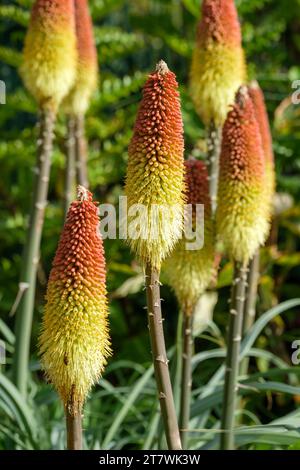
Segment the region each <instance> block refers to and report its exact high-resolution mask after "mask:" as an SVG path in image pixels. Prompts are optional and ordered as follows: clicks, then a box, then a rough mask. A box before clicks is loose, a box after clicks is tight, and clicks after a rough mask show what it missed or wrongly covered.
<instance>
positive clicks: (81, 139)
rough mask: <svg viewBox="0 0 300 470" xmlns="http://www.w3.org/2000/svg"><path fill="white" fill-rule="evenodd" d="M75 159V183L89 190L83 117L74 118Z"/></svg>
mask: <svg viewBox="0 0 300 470" xmlns="http://www.w3.org/2000/svg"><path fill="white" fill-rule="evenodd" d="M75 159H76V173H77V182H78V184H80V185H81V186H83V187H84V188H87V189H88V188H89V180H88V171H87V159H88V156H87V142H86V139H85V119H84V116H76V117H75Z"/></svg>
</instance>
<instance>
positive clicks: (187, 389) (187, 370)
mask: <svg viewBox="0 0 300 470" xmlns="http://www.w3.org/2000/svg"><path fill="white" fill-rule="evenodd" d="M182 337H183V350H182V372H181V401H180V417H179V426H180V436H181V442H182V448H183V449H187V448H188V447H187V444H188V428H189V422H190V404H191V390H192V356H193V345H194V341H193V315H192V314H190V313H189V312H186V311H185V313H184V320H183V325H182Z"/></svg>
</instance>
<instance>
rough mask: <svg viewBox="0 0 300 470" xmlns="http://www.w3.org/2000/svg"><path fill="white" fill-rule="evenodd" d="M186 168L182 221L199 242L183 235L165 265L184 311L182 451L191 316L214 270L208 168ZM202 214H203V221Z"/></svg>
mask: <svg viewBox="0 0 300 470" xmlns="http://www.w3.org/2000/svg"><path fill="white" fill-rule="evenodd" d="M185 169H186V189H185V192H186V199H187V204H189V205H190V207H191V209H192V211H191V212H189V213H188V212H187V213H186V218H185V220H186V222H187V223H189V225H190V228H191V229H192V230H193V232H194V233H193V237H195V240H193V243H195V241H197V240H198V243H199V245H198V246H192V243H191V239H189V238H191V234H189V235H190V237H188V235H187V234H185V235H184V237H183V238H182V240H180V241H179V242H178V243H177V245H176V246H175V248H174V250H173V251H172V253H171V255H170V257H168V258H167V259H166V261H165V263H164V270H165V273H166V276H167V279H168V282H169V284H170V285H171V286H172V288H173V289H174V291H175V294H176V297H177V299H178V303H179V306H180V309H181V310H182V312H183V325H182V344H183V346H182V356H181V362H182V366H181V400H180V417H179V426H180V434H181V442H182V447H183V449H186V448H187V444H188V427H189V417H190V399H191V388H192V367H191V360H192V356H193V346H194V341H193V315H194V310H195V307H196V304H197V302H198V300H199V298H200V296H201V294H202V293H203V292H204V291H205V289H206V288H207V287H208V285H209V283H210V282H211V279H212V276H213V271H214V229H213V222H212V213H211V200H210V196H209V183H208V172H207V168H206V165H205V164H204V163H203V162H201V161H198V160H195V159H190V160H188V161H186V162H185ZM200 205H203V206H204V213H203V214H202V211H200V210H199V209H201V207H200ZM187 207H188V206H187ZM202 215H204V220H203V218H202ZM203 223H204V226H203ZM203 229H204V230H203ZM202 230H203V232H202Z"/></svg>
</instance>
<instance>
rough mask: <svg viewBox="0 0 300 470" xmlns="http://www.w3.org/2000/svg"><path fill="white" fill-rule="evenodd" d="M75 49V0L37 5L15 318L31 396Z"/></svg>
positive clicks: (27, 65) (28, 57)
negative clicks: (40, 273) (45, 249)
mask: <svg viewBox="0 0 300 470" xmlns="http://www.w3.org/2000/svg"><path fill="white" fill-rule="evenodd" d="M75 65H76V48H75V28H74V10H73V2H72V1H71V0H63V1H61V2H49V1H47V0H36V2H35V3H34V5H33V9H32V14H31V20H30V25H29V29H28V32H27V35H26V39H25V47H24V57H23V64H22V68H21V75H22V78H23V80H24V83H25V86H26V87H27V89H28V90H29V91H30V93H31V94H32V95H33V97H34V98H35V99H36V101H37V102H38V105H39V108H40V118H39V129H40V130H39V137H38V140H37V148H38V151H37V163H36V168H35V181H34V189H33V198H32V202H31V211H30V217H29V225H28V231H27V237H26V243H25V248H24V253H23V259H22V272H21V279H20V286H22V287H23V286H26V290H25V291H24V293H23V296H22V299H21V302H20V305H19V308H18V311H17V318H16V338H17V339H16V348H15V355H14V361H13V375H14V381H15V384H16V385H17V387H18V388H19V390H20V392H21V393H22V394H23V395H26V391H27V390H26V388H27V374H28V359H29V349H30V336H31V326H32V316H33V309H34V298H35V287H36V272H37V266H38V260H39V250H40V241H41V236H42V228H43V222H44V212H45V207H46V204H47V195H48V184H49V177H50V167H51V154H52V145H53V131H54V124H55V116H56V113H57V110H58V107H59V105H60V103H61V101H62V99H63V98H64V96H65V95H66V94H67V93H68V91H69V89H70V88H71V86H72V84H73V81H74V77H75Z"/></svg>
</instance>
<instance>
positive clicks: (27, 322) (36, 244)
mask: <svg viewBox="0 0 300 470" xmlns="http://www.w3.org/2000/svg"><path fill="white" fill-rule="evenodd" d="M54 123H55V114H54V113H53V112H52V111H50V110H42V111H41V115H40V133H39V138H38V154H37V168H36V177H35V182H34V191H33V198H32V204H31V212H30V219H29V225H28V230H27V238H26V244H25V247H24V252H23V259H22V272H21V279H20V285H22V286H24V285H26V287H27V288H26V290H25V291H24V293H23V296H22V300H21V302H20V304H19V308H18V310H17V316H16V327H15V334H16V347H15V353H14V358H13V379H14V383H15V384H16V386H17V388H18V389H19V391H20V392H21V394H22V395H23V396H26V392H27V390H26V389H27V374H28V361H29V350H30V337H31V328H32V317H33V309H34V298H35V287H36V273H37V267H38V260H39V250H40V243H41V236H42V228H43V223H44V212H45V207H46V204H47V196H48V186H49V176H50V167H51V154H52V146H53V129H54Z"/></svg>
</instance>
